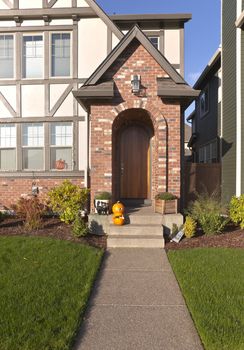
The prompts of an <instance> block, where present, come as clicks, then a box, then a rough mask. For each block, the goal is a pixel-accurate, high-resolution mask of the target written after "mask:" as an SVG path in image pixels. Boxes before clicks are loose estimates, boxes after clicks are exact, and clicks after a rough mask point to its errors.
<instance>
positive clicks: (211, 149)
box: [199, 140, 218, 163]
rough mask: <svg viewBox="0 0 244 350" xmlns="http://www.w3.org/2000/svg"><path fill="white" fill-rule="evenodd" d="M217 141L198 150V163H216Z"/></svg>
mask: <svg viewBox="0 0 244 350" xmlns="http://www.w3.org/2000/svg"><path fill="white" fill-rule="evenodd" d="M217 153H218V145H217V141H216V140H215V141H213V142H211V143H208V144H207V145H205V146H203V147H200V148H199V163H216V162H217V161H218V154H217Z"/></svg>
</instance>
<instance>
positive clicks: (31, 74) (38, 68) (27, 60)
mask: <svg viewBox="0 0 244 350" xmlns="http://www.w3.org/2000/svg"><path fill="white" fill-rule="evenodd" d="M43 56H44V55H43V37H42V35H33V36H24V37H23V78H42V77H43Z"/></svg>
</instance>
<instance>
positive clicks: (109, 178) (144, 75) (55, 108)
mask: <svg viewBox="0 0 244 350" xmlns="http://www.w3.org/2000/svg"><path fill="white" fill-rule="evenodd" d="M190 19H191V16H190V15H189V14H178V15H165V14H157V15H123V16H120V15H113V16H108V15H107V14H106V13H104V11H103V10H102V9H101V8H100V7H99V6H98V5H97V3H96V2H95V1H93V0H50V1H48V0H35V1H32V0H1V1H0V22H1V23H0V48H1V50H0V59H1V65H0V196H1V197H0V203H1V204H2V205H10V204H13V203H14V202H16V200H17V199H18V198H19V197H20V196H21V195H23V194H29V193H31V191H32V188H33V186H34V187H38V189H39V192H40V194H45V193H46V192H47V191H48V190H49V189H50V188H51V187H53V186H55V185H58V184H59V183H61V182H62V181H63V180H64V179H70V180H71V181H72V182H74V183H76V184H79V185H80V186H83V187H89V188H90V189H91V202H93V198H94V195H95V193H97V192H101V191H109V192H112V195H113V199H114V200H116V199H121V198H125V199H131V198H136V199H149V200H152V199H153V198H154V195H155V194H156V193H157V192H159V191H171V192H173V193H175V194H177V195H178V196H179V197H180V196H181V177H182V173H181V166H182V162H183V156H184V152H183V149H184V120H183V110H184V108H186V107H187V106H188V105H189V104H190V103H191V101H192V100H193V99H194V98H195V96H196V95H197V94H198V92H197V91H195V90H193V89H191V88H190V87H189V86H188V85H187V84H186V82H185V81H184V79H183V78H182V76H183V74H184V25H185V23H186V22H187V21H189V20H190Z"/></svg>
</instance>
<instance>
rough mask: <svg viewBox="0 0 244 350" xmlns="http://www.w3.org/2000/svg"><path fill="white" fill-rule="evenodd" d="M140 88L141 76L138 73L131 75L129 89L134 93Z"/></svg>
mask: <svg viewBox="0 0 244 350" xmlns="http://www.w3.org/2000/svg"><path fill="white" fill-rule="evenodd" d="M140 88H141V77H140V75H133V76H132V80H131V89H132V92H133V93H134V94H137V93H138V92H140Z"/></svg>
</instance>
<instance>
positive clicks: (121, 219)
mask: <svg viewBox="0 0 244 350" xmlns="http://www.w3.org/2000/svg"><path fill="white" fill-rule="evenodd" d="M124 222H125V218H124V217H123V216H122V215H120V216H118V215H117V216H116V215H115V216H114V217H113V223H114V225H117V226H122V225H124Z"/></svg>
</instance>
